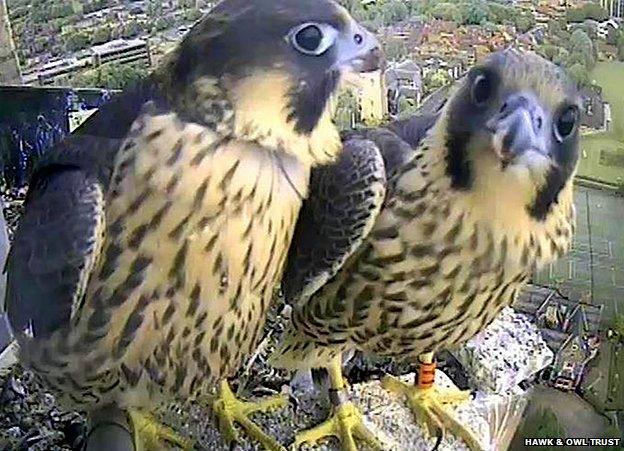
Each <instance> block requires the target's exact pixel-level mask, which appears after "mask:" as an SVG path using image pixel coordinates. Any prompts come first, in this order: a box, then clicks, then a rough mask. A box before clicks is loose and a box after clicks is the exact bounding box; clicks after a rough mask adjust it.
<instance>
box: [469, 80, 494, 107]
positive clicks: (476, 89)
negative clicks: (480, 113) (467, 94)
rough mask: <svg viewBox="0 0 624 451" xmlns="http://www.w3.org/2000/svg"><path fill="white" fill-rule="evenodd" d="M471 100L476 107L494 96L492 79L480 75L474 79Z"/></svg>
mask: <svg viewBox="0 0 624 451" xmlns="http://www.w3.org/2000/svg"><path fill="white" fill-rule="evenodd" d="M471 92H472V100H473V102H474V103H475V104H476V105H478V106H483V105H485V104H486V103H487V102H488V101H489V100H490V99H491V98H492V97H493V96H494V83H493V82H492V78H491V77H490V76H489V75H488V74H486V73H482V74H479V75H477V76H476V77H475V79H474V81H473V82H472V91H471Z"/></svg>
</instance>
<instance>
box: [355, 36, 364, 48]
mask: <svg viewBox="0 0 624 451" xmlns="http://www.w3.org/2000/svg"><path fill="white" fill-rule="evenodd" d="M353 40H354V41H355V43H356V44H357V45H361V44H362V42H364V37H363V36H362V35H361V34H360V33H357V34H356V35H355V36H353Z"/></svg>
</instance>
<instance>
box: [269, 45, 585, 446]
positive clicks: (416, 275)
mask: <svg viewBox="0 0 624 451" xmlns="http://www.w3.org/2000/svg"><path fill="white" fill-rule="evenodd" d="M578 128H579V99H578V96H577V91H576V88H575V87H574V86H573V85H572V84H571V83H570V82H569V81H568V79H567V78H566V76H565V75H564V74H563V73H562V71H561V70H560V69H559V68H557V67H556V66H555V65H553V64H551V63H549V62H547V61H546V60H544V59H542V58H540V57H538V56H536V55H535V54H533V53H525V52H520V51H515V50H507V51H503V52H499V53H495V54H493V55H491V56H490V57H489V58H488V59H487V60H486V61H485V62H484V63H483V64H482V65H480V66H478V67H476V68H474V69H472V70H471V71H470V72H469V73H468V75H467V76H466V77H465V78H464V79H463V80H462V81H460V82H458V83H457V85H456V87H455V89H454V90H453V91H452V94H451V95H450V99H449V100H448V101H447V102H446V104H445V105H444V106H443V108H442V109H441V110H440V111H439V112H437V113H433V114H432V115H431V116H417V117H414V118H412V119H411V120H408V121H405V122H397V123H394V124H391V125H390V126H389V127H388V128H387V129H383V128H382V129H371V130H367V131H364V132H354V133H351V134H350V136H349V137H347V138H346V139H345V144H344V151H343V154H342V156H341V157H340V159H339V160H338V161H337V162H336V163H335V164H333V165H330V166H328V167H322V168H318V169H315V170H314V171H313V172H312V177H311V184H310V197H309V199H308V200H306V202H305V203H304V206H303V207H302V211H301V214H300V218H299V222H298V224H297V228H296V230H295V236H294V239H293V244H292V247H291V250H290V254H289V258H288V263H287V267H286V270H285V274H284V279H283V286H284V292H285V294H286V297H287V299H288V300H289V301H290V302H291V303H292V304H293V315H292V326H291V329H290V331H289V332H288V333H287V335H286V338H285V339H284V342H283V344H282V346H281V348H280V349H279V350H278V352H277V355H276V356H275V357H274V364H276V365H277V366H282V367H287V368H295V369H304V368H306V367H324V368H327V369H329V371H330V380H331V383H332V391H331V394H332V396H330V398H331V399H332V401H333V403H334V416H333V417H332V418H331V419H330V420H328V421H327V422H325V423H323V424H322V425H320V426H319V427H317V428H315V429H312V430H310V431H307V432H304V433H303V434H301V435H299V436H298V438H297V443H303V442H308V441H316V440H319V439H320V438H322V437H325V436H328V435H335V436H338V437H339V438H340V440H341V441H342V444H343V446H344V448H345V449H349V450H353V449H355V448H356V444H355V440H354V438H360V439H363V440H365V441H367V442H370V443H375V442H376V441H375V439H374V435H373V434H372V433H371V432H370V431H368V430H367V429H366V428H365V427H364V426H363V424H362V423H361V414H360V413H359V412H358V411H357V409H356V408H355V407H354V406H353V405H352V404H351V403H349V402H348V401H347V399H346V396H345V394H344V393H343V390H344V385H343V381H342V377H341V354H342V353H344V352H345V351H348V350H353V349H357V350H360V351H363V352H365V353H372V354H377V355H381V356H390V357H395V358H405V357H407V358H417V357H419V358H420V360H421V362H422V367H421V371H420V374H419V377H418V381H416V382H417V383H416V384H415V385H413V386H412V385H406V384H402V383H400V382H399V381H398V380H396V379H393V378H387V379H386V380H385V381H384V386H385V387H386V388H388V389H390V390H393V391H399V392H400V393H401V394H404V395H405V396H406V397H407V399H408V402H409V404H410V406H411V408H412V409H413V411H414V413H415V414H416V416H417V419H418V420H419V421H421V422H423V423H424V424H425V426H429V429H430V430H435V429H437V430H443V429H447V430H449V431H450V432H452V433H453V434H455V435H459V436H461V437H462V438H463V439H464V440H465V441H466V442H467V443H468V445H469V446H471V447H472V448H478V447H479V444H478V443H477V439H476V438H475V436H474V434H473V433H472V432H470V431H468V430H467V429H466V428H464V427H463V426H462V425H461V424H460V423H459V422H458V421H457V420H456V419H455V418H453V416H452V415H451V414H450V413H449V412H448V411H447V410H446V409H445V408H444V406H443V404H444V403H446V402H451V401H459V400H462V399H465V398H466V395H465V394H463V393H461V392H459V391H457V390H455V391H452V392H442V391H440V390H438V389H437V388H436V387H434V386H433V374H434V369H435V368H434V364H433V353H434V352H435V351H437V350H438V349H442V348H447V347H451V346H455V345H458V344H461V343H463V342H465V341H466V340H468V339H469V338H471V337H472V336H474V335H475V334H476V333H478V332H479V331H481V330H482V329H483V328H485V327H486V326H487V325H488V324H489V323H490V322H491V321H492V320H493V319H494V318H495V317H496V315H497V313H498V312H499V311H500V310H501V309H502V308H503V307H505V306H508V305H510V304H511V303H512V302H513V300H514V299H515V297H516V295H517V294H518V292H519V291H520V290H521V288H522V286H523V285H524V284H525V282H526V281H527V280H528V279H529V277H530V275H531V273H532V272H533V271H534V270H535V269H536V268H539V267H541V266H543V265H545V264H547V263H549V262H552V261H554V260H555V259H557V258H558V257H560V256H562V255H563V254H564V253H565V252H566V251H567V249H568V247H569V245H570V242H571V238H572V233H573V229H574V215H575V213H574V206H573V200H572V179H573V176H574V173H575V170H576V165H577V161H578V151H579V132H578ZM376 445H377V446H379V444H378V443H376Z"/></svg>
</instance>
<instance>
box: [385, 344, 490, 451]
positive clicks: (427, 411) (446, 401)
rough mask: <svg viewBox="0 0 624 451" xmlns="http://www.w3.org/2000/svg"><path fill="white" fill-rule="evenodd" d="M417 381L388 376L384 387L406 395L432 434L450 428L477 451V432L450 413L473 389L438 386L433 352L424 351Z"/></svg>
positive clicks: (420, 358)
mask: <svg viewBox="0 0 624 451" xmlns="http://www.w3.org/2000/svg"><path fill="white" fill-rule="evenodd" d="M419 360H420V367H419V369H418V376H417V380H416V384H414V385H411V384H407V383H405V382H403V381H401V380H399V379H397V378H395V377H392V376H386V377H385V378H384V379H383V381H382V386H383V387H384V388H385V389H386V390H388V391H390V392H393V393H396V394H399V395H404V396H405V397H406V398H407V402H408V404H409V406H410V409H411V410H412V412H413V413H414V416H415V417H416V421H417V422H418V423H419V424H420V425H421V426H422V427H423V428H424V429H425V431H426V432H427V433H428V434H429V435H432V436H438V433H439V434H444V433H445V432H446V431H448V432H450V433H451V434H453V435H455V436H456V437H460V438H461V439H462V440H463V441H464V442H465V443H466V445H468V447H469V448H470V449H471V450H473V451H478V450H480V449H481V445H480V444H479V440H478V439H477V437H476V436H475V434H474V433H473V432H472V431H471V430H470V429H468V428H467V427H466V426H464V425H462V424H461V423H460V422H459V421H458V420H457V419H456V418H455V417H454V416H453V414H452V412H449V410H448V408H447V405H457V404H460V403H461V402H464V401H467V400H469V399H470V392H469V391H467V390H459V389H457V388H456V387H454V388H451V389H441V388H437V387H435V386H434V379H435V362H434V361H433V353H427V354H421V355H420V357H419Z"/></svg>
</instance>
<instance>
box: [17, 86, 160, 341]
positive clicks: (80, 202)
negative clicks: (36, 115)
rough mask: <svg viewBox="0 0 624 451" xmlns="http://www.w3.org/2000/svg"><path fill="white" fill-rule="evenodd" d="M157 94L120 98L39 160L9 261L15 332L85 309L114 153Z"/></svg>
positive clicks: (46, 328)
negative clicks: (145, 106)
mask: <svg viewBox="0 0 624 451" xmlns="http://www.w3.org/2000/svg"><path fill="white" fill-rule="evenodd" d="M150 93H151V91H150V90H149V89H145V88H144V87H141V88H137V89H136V90H134V91H132V92H130V93H126V94H122V95H120V96H118V97H116V98H115V99H113V100H112V101H111V102H110V103H109V104H108V105H106V106H105V107H103V108H101V109H100V111H98V112H97V113H95V114H94V115H93V116H92V117H91V118H90V119H89V120H88V121H87V122H86V123H85V124H83V126H81V127H80V128H79V129H78V130H77V131H76V133H75V134H74V135H72V136H70V137H68V138H67V139H66V140H65V141H63V142H62V143H60V144H59V145H58V146H56V147H55V148H53V149H52V150H50V151H49V152H48V153H47V154H46V155H45V156H44V157H43V158H42V159H41V160H40V161H39V162H38V165H37V167H36V168H35V171H34V173H33V176H32V178H31V180H30V183H29V191H28V195H27V197H26V201H25V204H24V213H23V215H22V217H21V219H20V223H19V226H18V228H17V230H16V232H15V236H14V240H13V243H12V245H11V250H10V252H9V256H8V259H7V265H6V271H7V293H6V310H7V313H8V316H9V321H10V322H11V326H12V328H13V330H14V331H15V332H22V331H24V330H25V329H28V328H31V331H32V333H34V334H35V336H37V337H45V336H47V335H49V334H51V333H52V332H54V331H55V330H57V329H58V328H60V327H62V326H64V325H66V324H68V323H69V321H70V318H71V316H72V314H73V313H74V312H75V311H76V310H77V308H78V307H79V305H80V302H81V301H82V297H83V294H84V290H85V288H86V283H87V281H88V278H89V276H90V273H91V270H92V269H93V266H94V265H95V263H96V262H97V257H98V254H99V250H100V246H101V242H102V238H103V229H104V210H105V196H106V193H107V191H108V186H109V184H110V179H111V175H112V172H113V168H114V161H115V156H116V154H117V151H118V149H119V147H120V145H121V143H122V140H123V138H124V137H125V135H126V134H127V132H128V130H129V128H130V126H131V124H132V122H133V120H134V119H135V118H136V117H137V115H138V114H139V111H140V108H141V106H142V105H143V104H144V103H145V102H146V101H147V100H149V98H150V95H149V94H150Z"/></svg>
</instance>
